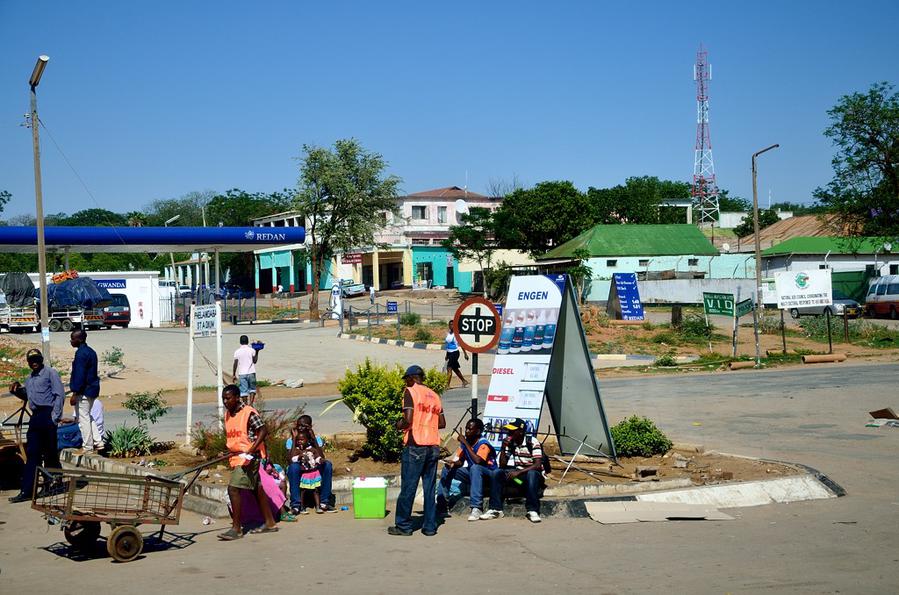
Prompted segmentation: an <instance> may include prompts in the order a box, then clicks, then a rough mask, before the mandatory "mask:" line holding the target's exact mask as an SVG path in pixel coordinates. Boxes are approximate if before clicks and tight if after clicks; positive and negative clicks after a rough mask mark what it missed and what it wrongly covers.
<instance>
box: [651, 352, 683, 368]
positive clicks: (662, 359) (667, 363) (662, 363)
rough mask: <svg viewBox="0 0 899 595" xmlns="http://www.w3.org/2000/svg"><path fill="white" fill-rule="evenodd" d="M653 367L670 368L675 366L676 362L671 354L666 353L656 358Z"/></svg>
mask: <svg viewBox="0 0 899 595" xmlns="http://www.w3.org/2000/svg"><path fill="white" fill-rule="evenodd" d="M652 365H654V366H658V367H660V368H670V367H672V366H676V365H677V360H676V359H674V355H673V354H671V353H666V354H664V355H660V356H659V357H657V358H656V361H655V362H653V364H652Z"/></svg>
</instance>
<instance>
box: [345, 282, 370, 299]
mask: <svg viewBox="0 0 899 595" xmlns="http://www.w3.org/2000/svg"><path fill="white" fill-rule="evenodd" d="M340 295H341V296H342V297H345V298H349V297H356V296H358V295H365V284H363V283H356V282H355V281H353V280H351V279H344V280H343V281H341V282H340Z"/></svg>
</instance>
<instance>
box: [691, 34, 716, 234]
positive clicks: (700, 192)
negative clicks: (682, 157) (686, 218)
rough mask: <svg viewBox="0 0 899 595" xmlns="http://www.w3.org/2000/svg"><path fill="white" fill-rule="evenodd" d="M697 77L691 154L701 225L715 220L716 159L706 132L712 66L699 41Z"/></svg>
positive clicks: (710, 223)
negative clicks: (693, 138)
mask: <svg viewBox="0 0 899 595" xmlns="http://www.w3.org/2000/svg"><path fill="white" fill-rule="evenodd" d="M693 80H695V81H696V150H695V153H694V157H693V188H692V191H691V195H692V197H693V208H695V209H696V210H697V211H698V217H697V220H698V222H699V226H700V227H709V226H713V225H715V224H716V223H718V216H719V212H718V211H719V207H718V183H717V182H716V180H715V161H714V159H713V158H712V137H711V134H710V132H709V81H711V80H712V66H711V64H709V62H708V52H707V51H706V50H705V49H703V47H702V44H700V45H699V51H698V52H696V65H695V66H694V67H693Z"/></svg>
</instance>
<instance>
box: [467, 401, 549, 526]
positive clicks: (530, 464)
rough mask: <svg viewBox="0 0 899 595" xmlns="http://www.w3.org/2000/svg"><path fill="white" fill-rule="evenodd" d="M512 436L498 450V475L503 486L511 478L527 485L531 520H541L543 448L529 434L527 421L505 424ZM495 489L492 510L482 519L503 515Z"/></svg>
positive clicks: (528, 513) (529, 518)
mask: <svg viewBox="0 0 899 595" xmlns="http://www.w3.org/2000/svg"><path fill="white" fill-rule="evenodd" d="M503 429H504V430H506V431H507V432H509V435H508V436H506V438H505V439H504V440H503V444H502V448H501V449H500V452H499V466H500V468H499V470H498V471H497V476H498V479H499V481H498V482H497V483H499V485H500V487H501V489H502V490H504V489H505V485H506V484H507V483H508V482H510V481H512V482H515V483H516V484H519V485H521V484H524V490H525V508H526V509H527V517H528V520H529V521H531V522H532V523H539V522H540V521H541V520H542V519H541V518H540V487H541V484H542V483H543V448H542V446H541V445H540V442H538V441H537V440H535V439H534V438H533V437H532V436H529V435H528V434H527V432H526V430H525V422H524V420H523V419H521V418H517V419H515V420H513V421H511V422H509V423H508V424H506V425H504V426H503ZM492 492H493V490H491V498H490V502H491V504H490V510H488V511H487V512H485V513H484V514H483V515H481V519H483V520H489V519H498V518H502V517H503V510H502V504H503V501H502V498H501V497H500V498H499V499H498V500H497V501H496V504H498V506H494V501H493V497H492V496H493V493H492Z"/></svg>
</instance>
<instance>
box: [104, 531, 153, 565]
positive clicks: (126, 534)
mask: <svg viewBox="0 0 899 595" xmlns="http://www.w3.org/2000/svg"><path fill="white" fill-rule="evenodd" d="M143 549H144V537H143V535H141V533H140V531H138V530H137V527H133V526H131V525H122V526H120V527H116V528H115V529H113V530H112V533H110V534H109V537H107V538H106V551H107V552H109V555H110V556H112V558H113V559H114V560H116V561H118V562H130V561H131V560H134V559H135V558H137V557H138V556H139V555H140V553H141V552H142V551H143Z"/></svg>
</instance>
